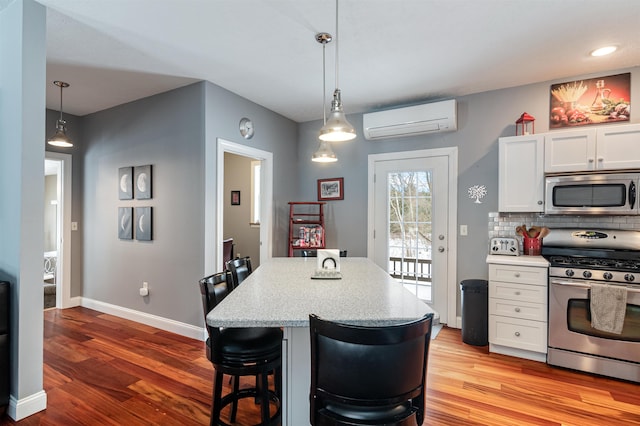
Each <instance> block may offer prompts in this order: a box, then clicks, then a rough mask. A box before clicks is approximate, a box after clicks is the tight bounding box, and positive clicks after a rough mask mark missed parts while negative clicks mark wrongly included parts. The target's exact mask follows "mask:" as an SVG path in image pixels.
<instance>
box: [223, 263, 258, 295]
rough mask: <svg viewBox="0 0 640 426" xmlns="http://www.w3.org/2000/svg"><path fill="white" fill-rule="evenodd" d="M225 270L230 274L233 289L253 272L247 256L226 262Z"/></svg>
mask: <svg viewBox="0 0 640 426" xmlns="http://www.w3.org/2000/svg"><path fill="white" fill-rule="evenodd" d="M226 268H227V271H229V272H230V273H231V280H232V283H233V288H236V287H238V286H239V285H240V283H241V282H242V281H244V280H245V279H246V278H247V277H248V276H249V275H250V274H251V272H253V268H252V267H251V258H250V257H249V256H247V257H241V258H238V259H232V260H230V261H229V262H227V264H226Z"/></svg>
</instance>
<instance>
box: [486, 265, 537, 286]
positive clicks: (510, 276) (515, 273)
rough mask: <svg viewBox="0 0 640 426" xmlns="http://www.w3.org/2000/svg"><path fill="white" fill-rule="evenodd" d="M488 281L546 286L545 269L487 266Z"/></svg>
mask: <svg viewBox="0 0 640 426" xmlns="http://www.w3.org/2000/svg"><path fill="white" fill-rule="evenodd" d="M489 280H496V281H509V282H512V283H521V284H533V285H541V286H545V287H546V286H547V268H536V267H533V266H513V265H499V264H490V265H489Z"/></svg>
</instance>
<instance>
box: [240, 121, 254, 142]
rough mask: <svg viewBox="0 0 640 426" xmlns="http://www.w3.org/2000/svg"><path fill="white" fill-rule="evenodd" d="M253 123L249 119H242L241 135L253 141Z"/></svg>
mask: <svg viewBox="0 0 640 426" xmlns="http://www.w3.org/2000/svg"><path fill="white" fill-rule="evenodd" d="M253 132H254V129H253V123H252V122H251V120H249V119H248V118H246V117H245V118H242V119H241V120H240V134H241V135H242V137H243V138H245V139H251V138H252V137H253Z"/></svg>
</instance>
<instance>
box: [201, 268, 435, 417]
mask: <svg viewBox="0 0 640 426" xmlns="http://www.w3.org/2000/svg"><path fill="white" fill-rule="evenodd" d="M316 262H317V261H316V259H315V258H273V259H270V260H268V261H267V262H265V263H263V264H262V265H260V267H259V268H257V269H256V270H255V271H254V272H253V273H252V274H251V275H250V276H249V277H248V278H247V279H246V280H245V281H243V282H242V284H241V285H240V286H239V287H238V288H237V289H235V290H234V291H233V292H231V293H230V294H229V295H228V296H227V297H226V298H225V299H224V300H223V301H222V303H220V305H218V306H217V307H216V308H215V309H214V310H212V311H211V312H209V314H208V315H207V323H208V324H209V325H211V326H215V327H282V328H283V330H284V339H283V360H282V362H283V401H282V424H283V425H285V426H286V425H290V426H294V425H295V426H299V425H305V424H309V387H310V382H311V367H310V364H311V355H310V339H309V314H316V315H318V316H320V317H321V318H324V319H328V320H331V321H339V322H345V323H349V324H360V325H373V326H384V325H391V324H397V323H402V322H407V321H412V320H415V319H418V318H421V317H422V316H424V315H426V314H427V313H431V312H433V310H432V309H431V308H430V307H429V306H427V305H426V304H425V303H424V302H422V301H421V300H419V299H418V298H417V297H416V296H414V295H413V294H412V293H411V292H409V291H408V290H406V289H405V288H404V287H403V286H402V285H401V284H399V283H398V282H397V281H396V280H395V279H393V278H391V277H390V276H389V274H388V273H386V272H385V271H384V270H382V269H381V268H380V267H378V266H377V265H376V264H375V263H373V261H371V260H369V259H366V258H341V259H340V268H341V274H342V279H338V280H317V279H312V278H311V276H312V275H313V273H314V271H315V270H316V266H317V265H316ZM374 374H375V373H374Z"/></svg>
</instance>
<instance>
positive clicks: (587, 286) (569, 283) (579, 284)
mask: <svg viewBox="0 0 640 426" xmlns="http://www.w3.org/2000/svg"><path fill="white" fill-rule="evenodd" d="M549 284H555V285H561V286H566V287H579V288H584V289H587V290H588V289H590V288H591V284H590V283H589V282H588V281H587V282H576V281H570V280H559V279H552V280H550V281H549ZM625 287H627V292H629V293H640V289H638V288H634V287H629V286H625Z"/></svg>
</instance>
